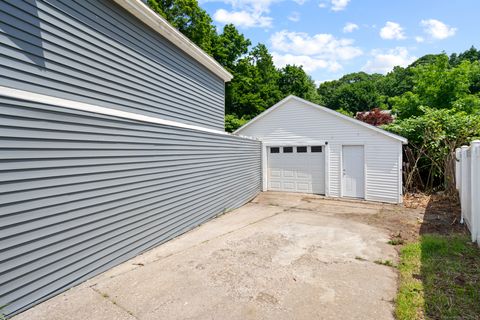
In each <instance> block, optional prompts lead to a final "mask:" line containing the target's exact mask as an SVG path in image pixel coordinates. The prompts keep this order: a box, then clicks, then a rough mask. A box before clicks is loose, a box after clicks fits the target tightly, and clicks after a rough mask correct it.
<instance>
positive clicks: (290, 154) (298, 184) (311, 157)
mask: <svg viewBox="0 0 480 320" xmlns="http://www.w3.org/2000/svg"><path fill="white" fill-rule="evenodd" d="M267 151H268V190H271V191H286V192H303V193H315V194H325V152H324V151H325V150H324V147H323V146H285V147H269V148H268V150H267Z"/></svg>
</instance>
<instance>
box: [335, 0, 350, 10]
mask: <svg viewBox="0 0 480 320" xmlns="http://www.w3.org/2000/svg"><path fill="white" fill-rule="evenodd" d="M349 2H350V0H332V10H333V11H342V10H344V9H345V8H346V7H347V5H348V3H349Z"/></svg>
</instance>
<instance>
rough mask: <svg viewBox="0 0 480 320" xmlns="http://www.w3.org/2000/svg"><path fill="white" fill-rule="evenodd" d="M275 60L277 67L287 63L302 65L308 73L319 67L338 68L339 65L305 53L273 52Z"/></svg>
mask: <svg viewBox="0 0 480 320" xmlns="http://www.w3.org/2000/svg"><path fill="white" fill-rule="evenodd" d="M272 57H273V61H274V63H275V66H276V67H277V68H282V67H285V66H286V65H287V64H291V65H296V66H302V67H303V70H305V71H306V72H307V73H308V72H312V71H315V70H317V69H326V68H329V69H330V70H332V69H334V70H335V71H336V70H337V68H338V66H336V65H335V64H330V63H329V62H328V61H326V60H324V59H317V58H314V57H309V56H305V55H293V54H290V53H287V54H281V53H278V52H272Z"/></svg>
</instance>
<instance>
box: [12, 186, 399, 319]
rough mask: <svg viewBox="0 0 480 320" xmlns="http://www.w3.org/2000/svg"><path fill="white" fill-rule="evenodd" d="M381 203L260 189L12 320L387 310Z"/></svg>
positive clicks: (388, 252) (387, 250)
mask: <svg viewBox="0 0 480 320" xmlns="http://www.w3.org/2000/svg"><path fill="white" fill-rule="evenodd" d="M385 207H388V205H383V204H371V203H362V202H347V201H338V200H335V201H334V200H328V199H323V198H321V197H315V196H310V195H309V196H306V195H300V194H283V193H264V194H261V195H260V196H259V197H257V198H256V199H255V200H254V201H252V202H251V203H249V204H247V205H245V206H243V207H242V208H240V209H237V210H234V211H232V212H230V213H227V214H225V215H223V216H221V217H218V218H216V219H214V220H212V221H210V222H208V223H206V224H204V225H202V226H200V227H198V228H196V229H194V230H192V231H190V232H188V233H186V234H184V235H182V236H180V237H178V238H177V239H174V240H172V241H170V242H168V243H166V244H164V245H161V246H159V247H157V248H155V249H152V250H150V251H148V252H146V253H145V254H143V255H141V256H138V257H136V258H134V259H132V260H130V261H128V262H125V263H123V264H121V265H119V266H117V267H115V268H113V269H111V270H109V271H107V272H105V273H104V274H102V275H99V276H97V277H95V278H93V279H90V280H89V281H87V282H86V283H84V284H82V285H81V286H79V287H76V288H73V289H71V290H69V291H67V292H65V293H64V294H62V295H59V296H57V297H54V298H52V299H50V300H49V301H46V302H44V303H42V304H40V305H39V306H36V307H34V308H32V309H30V310H28V311H26V312H24V313H23V314H21V315H19V316H17V317H15V318H14V319H15V320H23V319H142V320H143V319H275V320H278V319H338V318H342V319H393V302H392V301H393V299H394V297H395V294H396V281H397V275H396V272H395V270H394V269H393V268H391V267H388V266H383V265H378V264H376V263H374V261H375V260H387V259H388V260H391V261H394V262H395V261H396V259H397V254H396V251H395V249H394V248H393V247H392V246H390V245H388V244H387V241H388V240H389V234H388V232H387V231H386V230H383V229H381V228H378V227H373V226H370V225H367V224H365V223H361V222H358V221H353V220H351V219H347V218H345V217H344V214H345V213H347V214H348V213H355V214H361V215H374V214H376V213H378V212H379V211H380V210H383V209H385ZM392 208H393V209H392V212H395V210H394V209H395V208H394V207H392ZM335 213H339V214H338V215H336V214H335ZM340 213H341V214H340Z"/></svg>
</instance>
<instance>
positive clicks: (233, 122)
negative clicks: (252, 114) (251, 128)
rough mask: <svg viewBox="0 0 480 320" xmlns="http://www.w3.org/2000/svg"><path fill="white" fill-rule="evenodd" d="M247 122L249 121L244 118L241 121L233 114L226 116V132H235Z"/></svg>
mask: <svg viewBox="0 0 480 320" xmlns="http://www.w3.org/2000/svg"><path fill="white" fill-rule="evenodd" d="M247 122H248V120H247V119H243V118H241V119H239V118H237V117H236V116H235V115H233V114H227V115H225V131H227V132H233V131H235V130H237V129H238V128H240V127H241V126H243V125H244V124H245V123H247Z"/></svg>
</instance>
